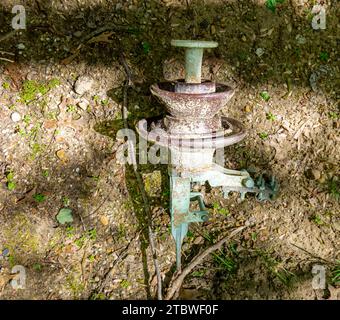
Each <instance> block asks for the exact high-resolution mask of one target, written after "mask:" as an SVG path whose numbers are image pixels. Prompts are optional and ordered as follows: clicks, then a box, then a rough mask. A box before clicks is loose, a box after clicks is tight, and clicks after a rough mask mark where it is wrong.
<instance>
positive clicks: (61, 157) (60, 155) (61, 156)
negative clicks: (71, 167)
mask: <svg viewBox="0 0 340 320" xmlns="http://www.w3.org/2000/svg"><path fill="white" fill-rule="evenodd" d="M56 155H57V157H58V159H59V160H61V161H62V162H63V163H66V162H68V161H69V159H68V157H67V155H66V152H65V150H64V149H60V150H58V151H57V152H56Z"/></svg>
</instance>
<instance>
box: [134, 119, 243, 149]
mask: <svg viewBox="0 0 340 320" xmlns="http://www.w3.org/2000/svg"><path fill="white" fill-rule="evenodd" d="M221 121H222V127H223V128H224V130H225V132H228V133H227V134H224V135H219V134H218V133H217V132H212V133H210V134H203V135H202V134H196V135H194V134H192V135H190V137H187V136H185V137H183V134H177V135H176V134H169V133H168V132H167V131H165V130H164V129H163V128H157V126H156V125H155V124H153V126H154V129H153V130H150V131H149V130H148V122H147V119H143V120H140V121H139V122H138V124H137V126H136V129H137V132H138V133H139V135H140V136H141V137H142V138H144V139H145V140H148V141H150V142H154V143H157V144H159V145H161V146H164V147H167V148H170V149H171V148H184V149H188V150H192V151H194V150H195V149H196V150H198V149H218V148H223V147H226V146H229V145H232V144H235V143H238V142H240V141H241V140H243V139H244V138H245V136H246V131H245V129H244V127H243V125H242V124H241V123H240V122H239V121H237V120H235V119H233V118H227V117H221ZM149 125H150V124H149Z"/></svg>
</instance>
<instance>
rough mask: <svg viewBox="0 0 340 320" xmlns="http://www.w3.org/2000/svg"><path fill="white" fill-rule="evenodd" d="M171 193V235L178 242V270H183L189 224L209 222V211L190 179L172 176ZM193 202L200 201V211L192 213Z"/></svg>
mask: <svg viewBox="0 0 340 320" xmlns="http://www.w3.org/2000/svg"><path fill="white" fill-rule="evenodd" d="M170 192H171V196H170V214H171V233H172V236H173V237H174V238H175V241H176V263H177V270H181V248H182V242H183V240H184V238H185V236H186V234H187V232H188V226H189V223H191V222H204V221H207V220H208V211H207V210H206V208H205V205H204V201H203V196H202V195H201V194H200V193H199V192H191V179H190V178H181V177H179V176H175V175H170ZM191 201H198V204H199V207H200V210H199V211H190V202H191Z"/></svg>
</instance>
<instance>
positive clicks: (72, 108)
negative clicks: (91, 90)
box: [66, 104, 77, 112]
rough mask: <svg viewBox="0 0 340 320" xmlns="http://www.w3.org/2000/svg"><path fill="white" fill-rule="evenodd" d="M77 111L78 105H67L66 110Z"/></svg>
mask: <svg viewBox="0 0 340 320" xmlns="http://www.w3.org/2000/svg"><path fill="white" fill-rule="evenodd" d="M76 111H77V107H76V106H75V105H73V104H70V105H68V106H67V109H66V112H76Z"/></svg>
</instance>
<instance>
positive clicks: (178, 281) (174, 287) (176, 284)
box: [165, 225, 248, 300]
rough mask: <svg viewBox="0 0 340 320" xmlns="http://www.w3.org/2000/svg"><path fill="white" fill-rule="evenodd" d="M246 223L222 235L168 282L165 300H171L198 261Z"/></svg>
mask: <svg viewBox="0 0 340 320" xmlns="http://www.w3.org/2000/svg"><path fill="white" fill-rule="evenodd" d="M247 227H248V225H245V226H242V227H239V228H237V229H235V230H234V231H232V232H231V233H230V234H229V235H228V236H226V237H224V238H223V239H222V240H220V241H219V242H217V243H216V244H214V245H213V246H211V247H209V248H208V249H206V250H205V251H203V252H202V253H199V254H198V255H197V256H196V257H195V258H194V259H193V260H192V261H191V262H190V264H189V265H188V266H186V267H185V268H184V269H183V271H182V272H181V273H180V274H179V275H178V276H177V277H176V278H175V279H174V280H172V281H171V282H170V285H169V288H168V291H167V294H166V297H165V300H171V299H172V298H173V297H174V295H175V294H176V293H177V292H178V291H179V290H180V288H181V286H182V283H183V281H184V278H185V277H186V276H187V275H188V274H189V273H190V272H191V271H192V270H193V269H194V268H195V267H196V266H197V265H199V264H200V263H202V262H203V260H204V259H205V258H206V257H207V256H208V255H209V254H210V253H212V252H214V251H215V250H218V249H219V248H220V247H221V246H222V245H223V244H224V243H226V242H227V241H229V240H230V239H231V238H233V237H235V236H236V235H237V234H239V233H240V232H241V231H243V230H244V229H245V228H247Z"/></svg>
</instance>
